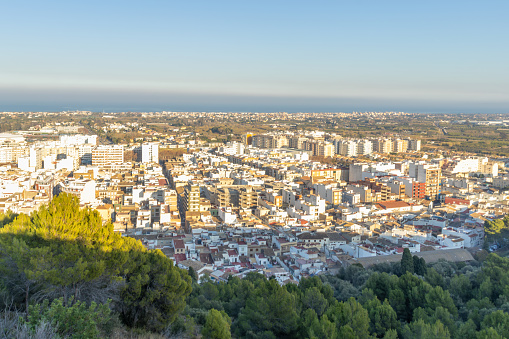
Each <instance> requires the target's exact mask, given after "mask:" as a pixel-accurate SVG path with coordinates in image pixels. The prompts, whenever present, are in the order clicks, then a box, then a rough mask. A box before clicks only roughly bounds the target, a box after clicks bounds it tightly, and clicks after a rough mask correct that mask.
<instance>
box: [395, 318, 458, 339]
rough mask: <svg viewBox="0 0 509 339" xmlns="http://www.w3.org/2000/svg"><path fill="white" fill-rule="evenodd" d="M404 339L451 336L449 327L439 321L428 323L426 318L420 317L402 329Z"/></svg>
mask: <svg viewBox="0 0 509 339" xmlns="http://www.w3.org/2000/svg"><path fill="white" fill-rule="evenodd" d="M401 337H402V338H403V339H413V338H420V339H449V338H450V337H451V336H450V334H449V331H448V330H447V328H446V327H445V326H444V325H443V324H442V323H441V322H440V321H437V322H436V323H434V324H427V323H425V322H424V320H422V319H419V320H417V321H414V322H412V323H410V324H408V325H405V327H404V328H403V330H402V331H401Z"/></svg>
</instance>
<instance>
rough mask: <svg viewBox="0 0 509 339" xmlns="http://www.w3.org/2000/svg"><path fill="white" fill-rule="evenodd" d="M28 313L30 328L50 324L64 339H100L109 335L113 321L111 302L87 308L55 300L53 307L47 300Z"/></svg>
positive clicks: (32, 307) (33, 307)
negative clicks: (45, 323) (68, 338)
mask: <svg viewBox="0 0 509 339" xmlns="http://www.w3.org/2000/svg"><path fill="white" fill-rule="evenodd" d="M28 313H29V316H28V320H27V323H28V324H29V325H30V327H32V328H34V327H36V326H38V325H39V324H41V323H43V322H48V323H50V324H52V325H53V326H54V327H55V329H56V332H57V333H58V334H59V335H60V336H62V337H72V338H83V339H86V338H90V339H92V338H98V337H100V336H102V335H106V334H108V333H107V332H108V330H109V329H110V328H111V324H110V325H109V326H108V324H109V323H110V322H111V319H112V317H111V310H110V306H109V302H108V303H106V304H104V305H97V304H96V303H94V302H92V303H91V305H90V306H88V307H87V306H86V304H85V303H82V302H79V301H78V302H76V303H74V304H73V305H72V306H70V307H66V306H65V305H64V302H63V300H62V299H56V300H54V301H53V302H52V303H51V305H50V304H49V302H48V300H45V301H44V302H43V303H42V304H37V305H34V306H30V307H29V310H28ZM101 334H102V335H101Z"/></svg>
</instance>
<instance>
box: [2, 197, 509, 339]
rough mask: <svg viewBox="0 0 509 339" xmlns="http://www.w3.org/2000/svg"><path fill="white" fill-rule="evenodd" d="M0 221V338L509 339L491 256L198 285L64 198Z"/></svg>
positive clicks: (506, 283) (503, 265)
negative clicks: (294, 280) (295, 279)
mask: <svg viewBox="0 0 509 339" xmlns="http://www.w3.org/2000/svg"><path fill="white" fill-rule="evenodd" d="M0 220H2V224H1V225H2V226H1V228H0V270H1V272H0V298H1V301H2V303H3V304H4V305H5V310H4V311H3V312H1V313H0V337H7V338H12V337H26V338H53V337H71V338H97V337H108V336H113V335H114V333H118V332H119V331H120V332H121V333H129V331H133V330H136V331H140V332H138V333H143V332H145V333H146V332H150V333H159V334H160V335H164V336H167V337H168V336H173V337H196V336H199V335H202V336H203V337H204V338H232V337H233V338H462V339H463V338H506V337H509V313H508V311H509V258H502V257H499V256H497V255H496V254H489V255H487V256H486V257H485V258H483V261H482V262H481V261H474V262H471V263H468V264H467V263H450V262H445V261H440V262H437V263H433V264H426V263H425V262H424V261H423V260H422V259H420V258H418V257H417V256H412V255H411V253H410V252H409V251H407V250H405V251H404V254H403V257H402V260H401V262H398V263H394V264H380V265H375V266H373V267H371V268H369V269H365V268H363V267H361V266H358V265H352V266H348V267H344V268H343V269H341V270H340V271H339V273H338V274H336V275H323V276H319V277H318V276H315V277H310V278H306V279H302V280H301V281H300V283H299V284H298V285H295V284H288V285H285V286H281V285H280V284H279V283H278V282H277V281H276V280H275V279H266V278H265V277H264V276H263V275H260V274H258V273H248V274H247V276H246V277H245V278H244V279H240V278H238V277H235V276H231V277H230V278H229V279H228V280H227V281H224V282H215V281H212V280H210V279H209V278H203V279H202V281H201V282H200V283H198V282H197V273H196V272H194V271H191V272H189V274H188V273H187V272H185V271H183V270H180V269H178V268H177V267H175V266H174V265H173V263H172V261H171V260H169V259H167V258H166V257H165V256H164V255H163V254H162V253H161V252H160V251H157V250H156V251H148V250H146V249H144V248H143V246H142V245H141V243H139V242H137V241H135V240H133V239H130V238H123V237H121V236H120V235H118V234H115V233H114V232H113V230H112V227H111V225H104V226H103V225H102V223H101V219H100V217H99V215H98V214H97V212H95V211H91V210H88V209H80V208H79V205H78V201H77V199H76V198H74V197H72V196H68V195H64V194H62V195H60V196H58V197H56V198H55V199H54V200H53V201H52V202H51V203H50V204H49V205H48V206H45V207H42V208H41V209H40V210H39V211H37V212H34V213H33V214H32V215H30V216H27V215H13V214H8V215H2V216H0ZM119 328H120V330H119Z"/></svg>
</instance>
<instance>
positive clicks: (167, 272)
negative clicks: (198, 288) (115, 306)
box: [119, 250, 191, 331]
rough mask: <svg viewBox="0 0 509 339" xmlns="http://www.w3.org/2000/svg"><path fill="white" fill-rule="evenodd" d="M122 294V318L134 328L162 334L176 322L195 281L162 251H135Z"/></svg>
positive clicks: (120, 310) (120, 306)
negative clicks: (192, 282)
mask: <svg viewBox="0 0 509 339" xmlns="http://www.w3.org/2000/svg"><path fill="white" fill-rule="evenodd" d="M125 280H126V286H125V288H124V289H123V290H122V292H121V297H122V300H121V303H120V305H119V312H120V318H121V319H122V321H123V322H124V323H125V324H126V325H128V326H130V327H143V328H146V329H148V330H151V331H161V330H162V329H164V328H165V327H167V326H168V325H169V324H170V323H172V322H173V321H174V320H175V318H176V317H177V315H178V314H179V312H181V311H182V310H183V309H184V307H185V305H186V303H185V298H186V297H187V296H188V295H189V294H190V293H191V278H190V277H189V275H187V273H185V272H183V271H182V270H180V269H179V268H177V267H175V266H173V262H172V261H171V260H170V259H168V258H167V257H166V256H165V255H164V254H163V253H162V252H161V251H160V250H151V251H148V253H142V252H133V253H132V256H131V261H130V267H129V269H128V273H127V274H126V279H125Z"/></svg>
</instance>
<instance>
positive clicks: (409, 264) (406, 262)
mask: <svg viewBox="0 0 509 339" xmlns="http://www.w3.org/2000/svg"><path fill="white" fill-rule="evenodd" d="M406 272H410V273H414V259H413V258H412V254H411V253H410V250H409V249H408V248H405V249H404V250H403V256H402V257H401V273H403V274H405V273H406Z"/></svg>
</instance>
